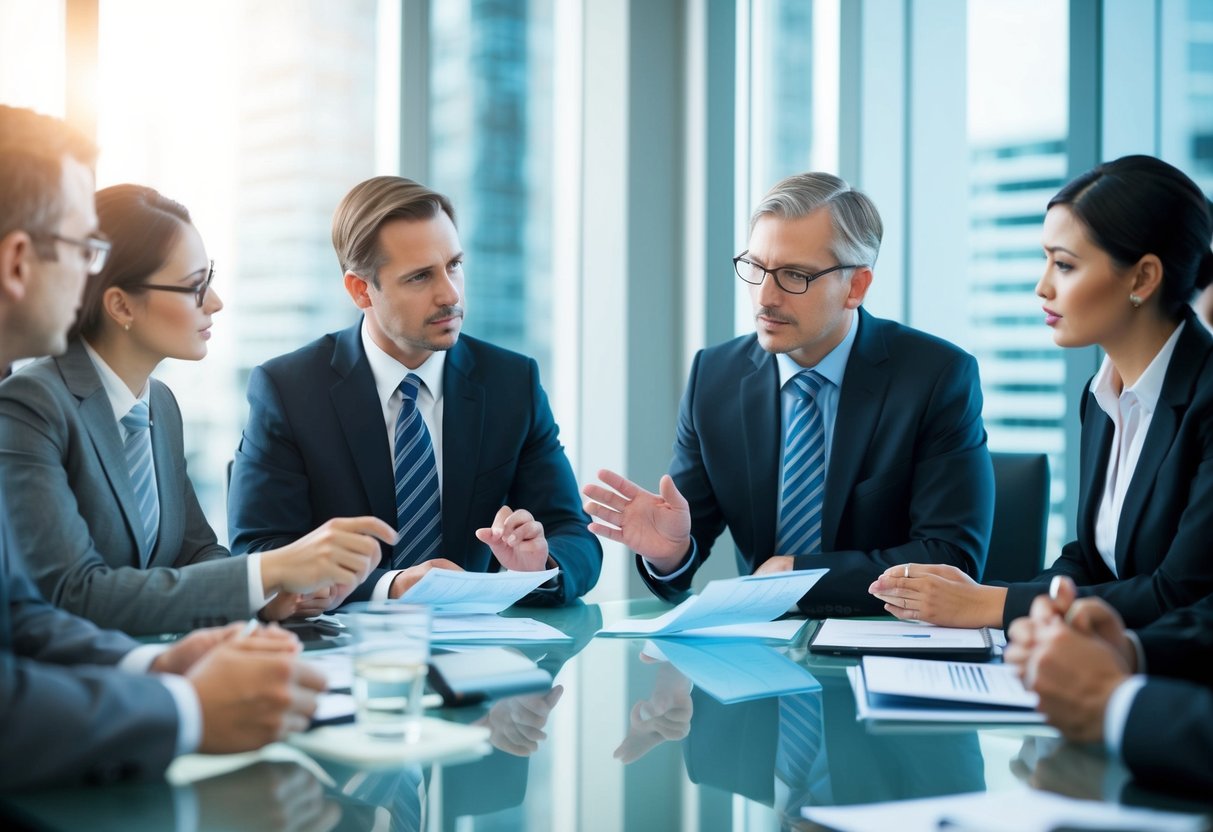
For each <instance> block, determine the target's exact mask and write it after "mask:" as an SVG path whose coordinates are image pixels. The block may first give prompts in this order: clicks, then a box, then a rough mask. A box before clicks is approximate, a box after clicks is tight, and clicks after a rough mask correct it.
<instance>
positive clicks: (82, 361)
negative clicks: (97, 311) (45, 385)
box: [55, 341, 158, 566]
mask: <svg viewBox="0 0 1213 832" xmlns="http://www.w3.org/2000/svg"><path fill="white" fill-rule="evenodd" d="M55 364H56V366H57V367H58V368H59V373H60V375H62V376H63V382H64V384H65V385H66V386H67V389H68V391H69V392H70V393H71V394H72V395H73V396H75V397H76V398H77V399H78V400H79V402H80V421H82V422H83V423H84V426H85V428H86V429H87V431H88V435H89V438H90V439H92V442H93V449H94V450H95V451H96V453H97V460H98V462H99V463H100V464H101V470H102V471H104V472H105V478H106V480H107V481H108V482H109V485H110V488H111V489H112V490H113V492H114V497H115V498H116V499H117V501H118V506H119V508H121V509H122V517H123V519H124V520H126V532H127V534H128V535H130V537H131V543H132V548H133V549H134V551H136V552H138V553H139V556H140V559H141V562H140V563H132V564H131V565H132V566H142V565H143V564H144V563H146V562H147V559H148V553H147V552H145V551H144V548H145V547H146V546H147V542H146V541H145V539H144V529H143V517H142V515H140V514H139V503H138V501H137V500H136V499H135V489H134V487H133V486H132V485H131V474H130V470H129V469H128V468H127V467H126V452H125V450H124V449H123V446H122V438H121V436H119V434H118V422H117V420H116V419H115V418H114V408H113V406H112V405H111V404H110V400H109V396H108V395H106V392H105V387H104V386H102V384H101V377H100V376H98V375H97V368H96V367H94V366H93V361H92V359H91V358H89V356H88V353H87V352H86V351H85V349H84V345H83V344H81V343H80V342H79V341H73V342H72V343H71V344H70V345H69V346H68V350H67V352H66V353H64V354H63V355H61V356H59V357H58V358H56V359H55ZM157 473H158V472H157Z"/></svg>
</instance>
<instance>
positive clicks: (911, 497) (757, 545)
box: [637, 309, 994, 618]
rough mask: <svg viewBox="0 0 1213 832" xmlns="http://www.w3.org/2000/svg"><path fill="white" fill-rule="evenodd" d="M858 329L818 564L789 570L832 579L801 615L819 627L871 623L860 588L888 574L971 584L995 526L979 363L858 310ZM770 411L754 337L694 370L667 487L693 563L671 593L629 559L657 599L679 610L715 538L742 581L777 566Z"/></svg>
mask: <svg viewBox="0 0 1213 832" xmlns="http://www.w3.org/2000/svg"><path fill="white" fill-rule="evenodd" d="M856 325H857V326H858V327H859V331H858V332H857V333H856V337H855V343H854V345H853V347H852V349H851V356H850V359H849V360H848V361H847V368H846V374H845V376H844V377H843V382H842V391H841V395H840V397H839V401H838V414H837V418H836V419H835V422H834V435H833V445H832V447H831V451H830V462H829V468H828V470H827V472H826V491H825V504H824V506H823V509H822V532H821V535H822V553H821V554H814V555H797V556H796V558H795V567H796V568H797V569H810V568H818V567H828V568H829V570H830V571H829V573H828V574H827V575H826V576H825V577H824V578H822V579H821V580H820V581H819V582H818V583H817V585H816V586H814V587H813V589H812V590H811V591H810V592H809V593H808V594H807V595H806V596H805V597H804V598H803V599H802V600H801V602H800V607H801V609H802V610H803V611H804V612H805V613H806V614H807V615H809V616H811V617H818V618H820V617H824V616H829V615H872V614H878V613H882V612H883V605H882V602H881V601H880V600H879V599H877V598H875V597H873V596H871V595H869V594H868V586H869V585H870V584H871V582H872V581H873V580H875V579H876V577H877V576H878V575H879V574H880V573H881V572H883V571H884V570H885V569H887V568H888V567H890V566H893V565H895V564H899V563H948V564H951V565H953V566H957V567H959V568H960V569H963V570H964V571H965V572H967V573H968V574H970V575H972V576H974V577H975V578H980V577H981V571H982V569H983V568H984V566H985V557H986V547H987V546H988V544H989V539H990V527H991V524H992V523H993V517H994V472H993V468H992V466H991V464H990V454H989V452H988V450H987V449H986V432H985V428H984V427H983V425H982V421H981V403H982V399H981V385H980V382H979V381H978V375H977V362H976V361H975V360H974V359H973V357H972V356H971V355H969V354H968V353H965V352H963V351H962V350H960V349H959V348H957V347H956V346H954V345H952V344H949V343H948V342H946V341H943V340H941V339H939V338H935V337H932V336H930V335H927V334H925V333H922V332H918V331H917V330H913V329H910V328H909V327H905V326H902V325H900V324H897V323H894V322H892V321H886V320H881V319H880V318H874V317H872V316H871V315H869V314H868V313H867V312H865V311H864V310H862V309H860V310H859V315H858V320H857V321H856ZM779 411H780V395H779V371H778V368H777V366H776V361H775V356H774V355H772V354H771V353H768V352H767V351H765V350H764V349H763V348H762V347H761V345H759V343H758V338H757V336H756V335H747V336H743V337H741V338H735V339H733V340H732V341H728V342H726V343H724V344H720V345H718V346H715V347H710V348H708V349H705V350H702V351H701V352H700V353H698V354H697V355H696V356H695V361H694V364H693V365H692V367H691V377H690V381H689V382H688V383H687V389H686V393H685V394H684V395H683V399H682V406H681V410H680V413H679V416H678V431H677V436H676V438H675V442H674V460H673V462H671V463H670V474H671V476H673V478H674V482H675V484H676V485H677V486H678V489H679V491H681V492H682V494H683V496H685V497H686V499H687V501H688V502H689V503H690V506H691V536H692V537H693V538H694V540H695V546H696V547H697V550H698V555H697V558H696V562H695V563H693V564H692V565H691V568H689V569H688V570H687V571H686V572H684V573H683V574H682V575H680V576H679V577H678V578H676V579H674V580H672V581H668V582H662V581H658V580H656V579H654V578H652V577H651V576H650V575H649V574H648V572H647V570H646V569H645V568H644V564H643V563H642V562H641V560H640V558H639V557H638V558H637V568H638V569H639V570H640V575H641V577H642V578H643V579H644V580H645V582H646V583H647V584H648V585H649V587H650V588H651V589H652V590H653V591H654V592H655V593H656V594H657V595H660V596H661V597H663V598H666V599H669V600H676V599H678V598H681V597H683V596H685V594H686V593H687V592H688V591H689V589H690V586H691V578H692V576H693V574H694V572H695V570H696V569H697V568H698V567H699V566H700V564H701V563H702V561H703V559H704V558H706V557H707V555H708V554H709V553H710V552H711V549H712V544H713V543H714V542H715V541H716V538H717V537H719V536H720V534H721V532H723V531H724V529H725V527H726V526H727V527H728V529H729V532H730V533H731V534H732V536H733V542H734V543H735V544H736V556H737V568H738V571H739V572H740V573H741V574H746V575H748V574H750V573H752V572H753V571H754V570H755V569H757V568H758V567H759V566H760V565H761V564H762V563H763V562H764V561H766V560H767V559H768V558H770V557H771V556H772V555H774V554H776V552H775V537H776V528H775V527H776V521H777V506H778V501H779V494H778V491H779V463H780V456H781V454H782V449H783V436H782V429H781V427H780V425H781V422H780V414H779ZM779 554H785V553H779Z"/></svg>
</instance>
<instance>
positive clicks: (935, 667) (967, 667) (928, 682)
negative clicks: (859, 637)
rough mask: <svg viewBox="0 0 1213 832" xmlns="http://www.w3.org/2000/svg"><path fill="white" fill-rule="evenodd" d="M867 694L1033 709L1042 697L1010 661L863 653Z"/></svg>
mask: <svg viewBox="0 0 1213 832" xmlns="http://www.w3.org/2000/svg"><path fill="white" fill-rule="evenodd" d="M863 680H864V684H865V685H866V686H867V689H868V694H869V695H872V694H875V695H877V696H897V697H906V698H915V699H925V700H944V701H947V702H967V703H972V704H977V705H994V706H998V707H1003V708H1026V709H1034V708H1035V707H1036V703H1037V702H1038V701H1039V697H1038V696H1037V695H1036V694H1035V693H1033V692H1032V691H1030V690H1027V689H1026V688H1024V686H1023V682H1022V681H1020V679H1019V675H1018V674H1017V673H1016V672H1015V668H1014V667H1012V666H1011V665H1009V664H978V663H975V662H941V661H933V660H930V659H898V658H892V657H890V656H864V657H863Z"/></svg>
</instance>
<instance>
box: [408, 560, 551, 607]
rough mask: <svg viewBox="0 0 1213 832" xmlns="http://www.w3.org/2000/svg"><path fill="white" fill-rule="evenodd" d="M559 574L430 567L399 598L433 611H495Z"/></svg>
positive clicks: (548, 571) (511, 603)
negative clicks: (461, 570)
mask: <svg viewBox="0 0 1213 832" xmlns="http://www.w3.org/2000/svg"><path fill="white" fill-rule="evenodd" d="M558 574H560V570H559V569H545V570H544V571H543V572H459V571H456V570H454V569H431V570H430V571H429V572H426V573H425V575H424V576H423V577H422V578H421V580H420V581H418V582H417V583H415V584H413V586H412V587H411V588H410V589H409V591H408V592H406V593H404V595H402V596H401V597H400V599H399V600H400V602H401V603H405V604H426V605H428V606H431V607H433V608H434V614H435V615H436V616H439V615H464V614H467V613H497V612H501V611H502V610H503V609H505V608H506V607H509V606H511V605H513V604H515V603H516V602H518V601H520V600H521V599H522V598H523V597H525V596H526V595H527V594H529V593H530V592H532V591H534V590H535V589H536V588H537V587H538V586H539V585H540V584H542V583H545V582H547V581H550V580H551V579H552V578H554V577H556V576H557V575H558Z"/></svg>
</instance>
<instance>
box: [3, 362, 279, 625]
mask: <svg viewBox="0 0 1213 832" xmlns="http://www.w3.org/2000/svg"><path fill="white" fill-rule="evenodd" d="M149 398H150V408H151V416H152V429H151V430H152V448H153V455H154V458H155V465H156V488H157V491H158V493H159V497H160V533H159V536H158V538H157V540H156V546H155V549H154V550H153V551H152V552H151V553H147V552H144V551H143V550H144V549H145V548H146V546H147V543H146V539H145V536H144V531H143V519H142V517H140V515H139V505H138V502H137V501H136V499H135V492H134V489H133V488H132V486H131V479H130V471H129V469H128V468H127V464H126V456H125V453H124V451H123V446H122V438H121V435H120V434H119V432H118V425H117V422H116V421H115V419H114V410H113V408H112V407H111V406H110V400H109V396H108V395H107V394H106V392H105V388H104V387H103V386H102V384H101V378H100V376H98V374H97V369H96V367H94V366H93V362H92V360H91V359H90V358H89V356H88V353H87V352H85V349H84V346H83V345H82V344H81V343H80V342H79V341H74V342H73V343H72V344H71V345H70V346H69V347H68V350H67V352H66V353H65V354H64V355H62V356H60V357H58V358H44V359H42V360H41V361H37V362H35V363H34V364H32V365H30V366H29V367H26V368H24V369H23V370H22V371H21V372H19V373H17V374H15V375H13V376H12V377H11V378H9V379H8V380H6V381H5V382H4V383H3V384H0V490H2V491H3V492H4V495H5V506H6V508H7V515H6V517H5V521H6V522H7V523H9V524H11V526H12V528H13V535H12V539H13V541H14V542H15V543H14V547H15V548H14V552H13V554H14V556H16V557H21V558H23V559H24V561H25V564H26V568H27V569H28V570H29V573H30V575H31V576H32V577H33V578H34V580H35V581H36V582H37V584H38V588H39V589H40V590H41V592H42V593H43V596H44V597H46V598H47V599H49V600H50V601H51V602H52V603H54V604H55V605H56V606H59V607H62V608H63V609H65V610H67V611H69V612H73V613H75V614H77V615H81V616H84V617H85V618H88V619H90V620H91V621H93V622H95V623H96V624H98V625H100V626H102V627H113V628H115V629H121V630H125V631H126V632H128V633H132V634H135V635H144V634H149V633H163V632H178V631H185V630H192V629H194V628H196V627H203V626H208V625H214V624H222V623H225V622H228V621H234V620H237V619H241V618H248V616H249V615H250V614H251V613H252V612H255V610H250V609H249V602H248V563H247V559H246V558H243V557H238V558H233V557H230V556H229V554H228V551H227V549H225V548H223V547H222V546H220V545H219V543H218V541H217V540H216V539H215V533H214V531H212V530H211V527H210V524H209V523H207V521H206V517H205V516H204V515H203V513H202V509H201V507H200V506H199V505H198V498H197V497H196V496H195V494H194V487H193V485H192V484H191V483H190V479H189V476H188V475H187V474H186V471H185V450H184V445H183V442H182V435H181V411H180V410H179V409H178V407H177V400H176V399H175V398H173V394H172V391H170V390H169V389H168V387H166V386H165V385H163V384H161V383H160V382H158V381H156V380H154V379H153V380H152V381H151V393H150V396H149ZM144 562H146V563H147V568H144V566H143V564H144ZM183 567H186V568H183Z"/></svg>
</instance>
